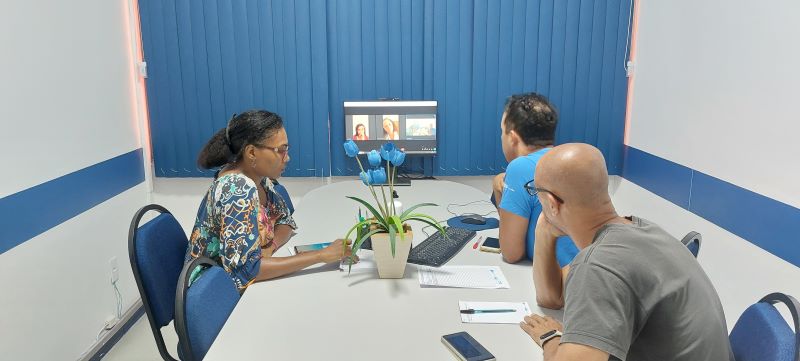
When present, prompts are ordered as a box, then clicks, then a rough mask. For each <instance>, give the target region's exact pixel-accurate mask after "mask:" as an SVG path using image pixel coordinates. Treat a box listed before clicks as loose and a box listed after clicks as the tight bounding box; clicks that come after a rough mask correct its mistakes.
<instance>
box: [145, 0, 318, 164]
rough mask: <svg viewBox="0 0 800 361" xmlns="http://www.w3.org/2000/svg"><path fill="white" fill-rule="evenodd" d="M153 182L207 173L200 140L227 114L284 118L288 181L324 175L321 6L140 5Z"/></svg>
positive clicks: (254, 1) (168, 1)
mask: <svg viewBox="0 0 800 361" xmlns="http://www.w3.org/2000/svg"><path fill="white" fill-rule="evenodd" d="M139 5H140V12H141V14H140V15H141V22H142V40H143V46H144V53H145V59H146V61H147V64H148V72H149V74H148V78H147V99H148V104H149V114H150V126H151V137H152V143H153V157H154V162H155V170H156V175H157V176H163V177H194V176H203V175H208V174H210V172H203V171H201V170H200V169H198V168H197V166H196V160H197V154H198V153H199V152H200V149H202V147H203V145H204V144H205V142H206V141H207V140H208V139H209V138H210V137H211V135H213V134H214V133H215V132H216V131H218V130H219V129H221V128H223V127H225V126H226V125H227V122H228V120H229V119H230V117H231V115H232V114H234V113H237V112H242V111H244V110H247V109H253V108H262V109H268V110H271V111H274V112H276V113H278V114H280V115H281V116H282V117H283V119H284V123H285V127H286V131H287V133H288V134H289V143H290V144H291V145H292V147H291V149H290V151H289V156H290V157H291V162H290V163H289V166H288V168H287V170H286V175H291V176H315V175H316V176H321V175H324V174H327V173H329V172H330V168H329V166H328V164H329V163H330V162H329V158H330V157H329V149H330V148H329V143H328V68H327V57H328V55H327V35H326V25H325V22H326V19H325V16H326V14H325V6H326V4H325V0H296V1H264V0H236V1H216V0H201V1H199V0H140V4H139Z"/></svg>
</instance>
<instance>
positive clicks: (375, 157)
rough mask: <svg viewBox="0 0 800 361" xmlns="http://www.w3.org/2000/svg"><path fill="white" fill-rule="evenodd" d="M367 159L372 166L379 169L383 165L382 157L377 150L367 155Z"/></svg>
mask: <svg viewBox="0 0 800 361" xmlns="http://www.w3.org/2000/svg"><path fill="white" fill-rule="evenodd" d="M367 159H368V160H369V165H370V166H373V167H378V166H380V165H381V155H380V153H378V151H377V150H372V151H370V152H369V154H367Z"/></svg>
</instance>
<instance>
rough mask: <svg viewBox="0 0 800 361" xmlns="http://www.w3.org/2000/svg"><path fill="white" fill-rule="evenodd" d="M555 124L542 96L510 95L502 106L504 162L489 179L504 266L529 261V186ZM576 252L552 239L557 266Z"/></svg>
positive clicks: (532, 220)
mask: <svg viewBox="0 0 800 361" xmlns="http://www.w3.org/2000/svg"><path fill="white" fill-rule="evenodd" d="M557 122H558V114H557V112H556V110H555V107H553V105H552V104H550V102H549V101H548V100H547V98H545V97H544V96H542V95H539V94H536V93H527V94H519V95H513V96H511V97H510V98H509V99H508V101H507V102H506V106H505V110H504V111H503V118H502V120H501V121H500V129H501V135H500V141H501V143H502V145H503V154H504V155H505V157H506V161H508V162H509V163H508V167H506V172H505V173H500V174H498V175H497V176H496V177H495V179H494V182H493V187H492V188H493V195H494V199H495V202H496V203H495V204H496V205H497V211H498V213H499V214H500V251H501V253H502V255H503V259H505V260H506V262H509V263H516V262H519V261H520V260H522V259H523V258H528V259H531V260H532V259H533V244H534V235H535V230H536V221H537V220H538V219H539V213H541V211H542V205H541V203H539V199H538V197H537V196H536V195H534V191H533V185H532V184H533V183H532V182H533V178H534V172H535V170H536V163H537V162H538V161H539V159H540V158H541V157H542V155H544V154H545V153H546V152H547V151H549V150H550V149H551V148H552V147H553V140H554V138H555V132H556V124H557ZM577 254H578V248H577V247H575V244H574V243H573V242H572V240H571V239H569V238H568V237H562V238H560V239H559V240H558V243H557V245H556V258H557V260H558V264H559V265H560V266H561V267H562V268H563V267H565V266H567V265H568V264H569V263H570V261H572V259H573V258H575V255H577ZM564 274H566V270H565V272H564Z"/></svg>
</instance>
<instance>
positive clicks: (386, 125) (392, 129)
mask: <svg viewBox="0 0 800 361" xmlns="http://www.w3.org/2000/svg"><path fill="white" fill-rule="evenodd" d="M383 139H386V140H398V139H400V125H399V124H398V123H397V122H395V121H392V120H391V119H389V118H383Z"/></svg>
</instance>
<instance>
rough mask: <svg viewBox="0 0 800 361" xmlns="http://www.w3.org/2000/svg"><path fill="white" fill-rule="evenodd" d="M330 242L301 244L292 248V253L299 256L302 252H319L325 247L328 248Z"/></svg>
mask: <svg viewBox="0 0 800 361" xmlns="http://www.w3.org/2000/svg"><path fill="white" fill-rule="evenodd" d="M330 244H331V242H327V243H314V244H302V245H299V246H294V253H295V254H300V253H304V252H311V251H319V250H321V249H323V248H325V247H328V246H329V245H330Z"/></svg>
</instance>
